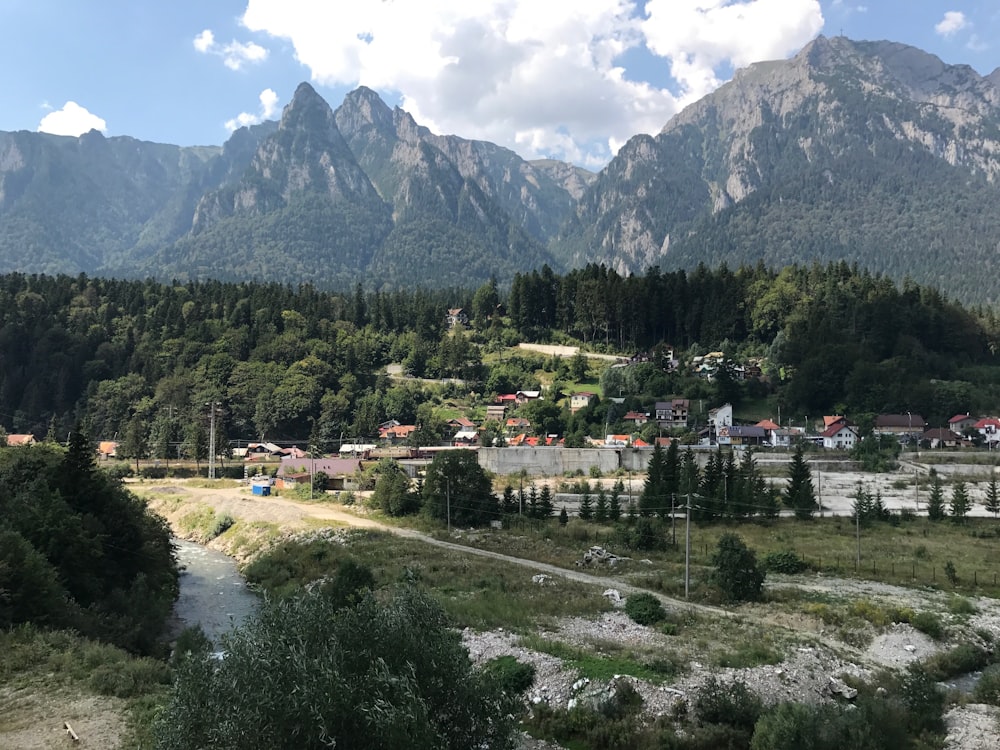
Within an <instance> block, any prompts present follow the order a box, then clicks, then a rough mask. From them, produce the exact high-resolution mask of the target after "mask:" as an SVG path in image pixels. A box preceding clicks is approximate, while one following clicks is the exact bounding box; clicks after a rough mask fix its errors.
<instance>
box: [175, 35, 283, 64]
mask: <svg viewBox="0 0 1000 750" xmlns="http://www.w3.org/2000/svg"><path fill="white" fill-rule="evenodd" d="M192 43H193V44H194V48H195V49H196V50H198V52H201V53H202V54H203V55H215V56H216V57H221V58H222V62H223V64H224V65H225V66H226V67H227V68H229V69H230V70H240V69H241V68H242V67H243V65H244V64H246V63H259V62H263V61H264V60H266V59H267V55H268V52H267V49H265V48H264V47H261V46H260V45H259V44H256V43H254V42H237V41H235V40H234V41H232V42H230V43H229V44H219V43H218V42H216V41H215V34H213V33H212V30H211V29H205V30H204V31H202V32H201V33H200V34H198V36H196V37H195V38H194V41H193V42H192Z"/></svg>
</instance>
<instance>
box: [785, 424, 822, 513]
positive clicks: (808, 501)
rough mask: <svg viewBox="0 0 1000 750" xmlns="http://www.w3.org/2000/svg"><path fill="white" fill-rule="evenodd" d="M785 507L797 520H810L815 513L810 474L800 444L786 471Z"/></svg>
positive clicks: (814, 498)
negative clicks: (790, 510) (789, 509)
mask: <svg viewBox="0 0 1000 750" xmlns="http://www.w3.org/2000/svg"><path fill="white" fill-rule="evenodd" d="M784 502H785V506H786V507H788V508H791V509H792V510H794V511H795V517H796V518H799V519H803V520H805V519H809V518H812V515H813V513H815V512H816V494H815V492H814V490H813V483H812V473H811V472H810V471H809V466H808V464H806V460H805V457H804V455H803V453H802V443H799V444H798V445H796V446H795V453H793V454H792V462H791V465H790V466H789V469H788V486H787V487H786V488H785V496H784Z"/></svg>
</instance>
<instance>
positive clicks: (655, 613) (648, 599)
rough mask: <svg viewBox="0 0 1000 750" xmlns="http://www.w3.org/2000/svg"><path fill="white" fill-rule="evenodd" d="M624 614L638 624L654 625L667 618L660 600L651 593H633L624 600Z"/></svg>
mask: <svg viewBox="0 0 1000 750" xmlns="http://www.w3.org/2000/svg"><path fill="white" fill-rule="evenodd" d="M625 614H627V615H628V616H629V617H631V618H632V620H634V621H635V622H637V623H639V624H640V625H655V624H656V623H658V622H662V621H663V620H665V619H667V612H666V610H665V609H663V605H662V604H661V603H660V600H659V599H657V598H656V597H655V596H653V595H652V594H646V593H643V594H633V595H632V596H630V597H629V598H628V599H627V600H626V601H625Z"/></svg>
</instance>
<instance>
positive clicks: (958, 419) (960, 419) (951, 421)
mask: <svg viewBox="0 0 1000 750" xmlns="http://www.w3.org/2000/svg"><path fill="white" fill-rule="evenodd" d="M966 420H970V421H973V422H974V421H976V418H975V417H970V416H969V415H968V414H956V415H955V416H954V417H952V418H951V419H949V420H948V424H956V423H958V422H965V421H966Z"/></svg>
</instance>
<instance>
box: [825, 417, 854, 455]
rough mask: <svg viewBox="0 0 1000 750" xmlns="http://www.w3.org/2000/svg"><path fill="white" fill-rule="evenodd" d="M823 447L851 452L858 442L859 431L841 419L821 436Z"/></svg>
mask: <svg viewBox="0 0 1000 750" xmlns="http://www.w3.org/2000/svg"><path fill="white" fill-rule="evenodd" d="M819 436H820V437H821V438H822V439H823V447H824V448H826V449H828V450H848V451H849V450H851V449H852V448H853V447H854V446H855V444H856V443H857V442H858V439H859V438H858V431H857V430H856V429H854V425H852V424H850V423H849V422H848V421H847V420H846V419H843V418H841V419H840V420H839V421H836V422H834V423H833V424H831V425H830V426H829V427H827V428H826V429H825V430H823V432H821V433H820V434H819Z"/></svg>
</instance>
